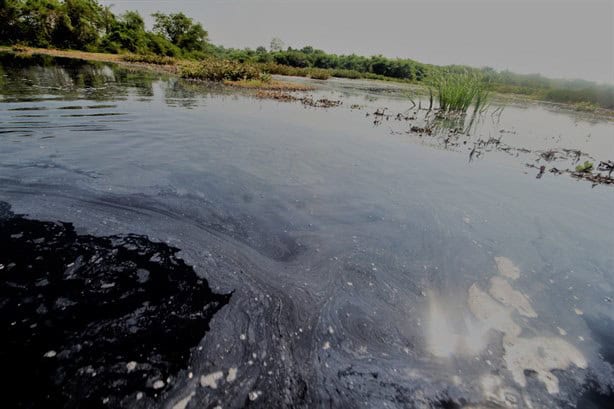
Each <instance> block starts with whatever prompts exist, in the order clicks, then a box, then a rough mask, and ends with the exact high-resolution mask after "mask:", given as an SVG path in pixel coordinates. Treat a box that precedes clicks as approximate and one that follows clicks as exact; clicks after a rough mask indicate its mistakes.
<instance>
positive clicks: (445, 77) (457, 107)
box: [431, 71, 489, 114]
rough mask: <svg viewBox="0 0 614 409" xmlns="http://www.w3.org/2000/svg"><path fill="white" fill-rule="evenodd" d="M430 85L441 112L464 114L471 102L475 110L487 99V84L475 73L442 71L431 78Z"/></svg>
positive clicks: (481, 107)
mask: <svg viewBox="0 0 614 409" xmlns="http://www.w3.org/2000/svg"><path fill="white" fill-rule="evenodd" d="M431 87H432V89H433V90H434V91H435V92H436V94H437V98H438V101H439V109H440V110H441V111H443V112H450V113H461V114H464V113H466V112H467V111H468V110H469V107H470V106H471V105H472V104H473V105H474V112H477V111H479V110H480V109H483V108H484V107H485V106H486V102H487V100H488V94H489V92H488V84H487V83H486V82H485V81H484V79H483V77H482V75H480V74H477V73H470V72H467V71H463V72H454V73H452V72H443V73H441V74H438V75H436V76H434V77H432V78H431Z"/></svg>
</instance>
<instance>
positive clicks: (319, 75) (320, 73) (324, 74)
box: [309, 69, 330, 80]
mask: <svg viewBox="0 0 614 409" xmlns="http://www.w3.org/2000/svg"><path fill="white" fill-rule="evenodd" d="M309 76H310V77H311V78H313V79H314V80H327V79H329V78H330V71H329V70H322V69H312V70H311V71H309Z"/></svg>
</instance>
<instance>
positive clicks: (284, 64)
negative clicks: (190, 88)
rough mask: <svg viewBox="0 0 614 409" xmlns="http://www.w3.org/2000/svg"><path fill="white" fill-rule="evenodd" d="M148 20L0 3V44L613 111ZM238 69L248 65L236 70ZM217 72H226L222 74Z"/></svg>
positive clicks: (565, 88) (475, 72)
mask: <svg viewBox="0 0 614 409" xmlns="http://www.w3.org/2000/svg"><path fill="white" fill-rule="evenodd" d="M152 17H153V19H154V24H153V28H152V29H151V30H147V29H146V27H145V22H144V20H143V18H142V17H141V15H140V14H139V13H138V12H136V11H128V12H126V13H124V14H122V15H115V14H114V13H113V12H112V11H111V8H110V7H105V6H102V5H100V4H99V3H98V1H97V0H0V21H2V24H0V44H4V45H9V46H17V47H22V46H30V47H41V48H59V49H74V50H81V51H89V52H106V53H114V54H128V55H127V56H125V57H122V59H123V60H124V61H128V62H142V63H146V64H157V65H172V64H173V60H172V59H171V58H175V59H182V60H192V61H201V60H205V61H206V62H203V63H202V64H200V65H199V64H195V65H190V64H188V65H190V67H189V68H186V69H184V70H183V72H184V74H185V75H186V76H187V77H190V78H204V79H216V80H229V79H230V78H234V79H242V78H248V79H249V78H259V77H261V76H262V75H264V74H263V73H268V74H279V75H292V76H301V77H311V78H314V79H322V80H324V79H327V78H329V77H342V78H353V79H355V78H365V79H379V80H394V81H405V82H413V83H425V84H430V85H431V86H435V87H436V88H437V89H440V88H441V90H442V91H443V93H440V95H443V97H442V98H441V100H440V102H443V105H442V106H443V107H445V109H450V110H457V109H460V110H463V109H465V108H464V106H466V105H467V99H468V98H469V96H470V95H469V94H473V97H472V98H471V100H472V101H473V102H472V103H474V104H476V106H477V107H478V109H479V107H481V106H483V104H484V103H483V101H482V99H483V97H485V96H486V91H487V88H486V87H483V86H482V85H481V83H477V82H475V81H474V79H475V78H477V77H481V78H482V79H483V82H485V83H488V84H489V87H488V90H490V91H495V92H500V93H514V94H521V95H525V96H527V97H530V98H535V99H542V100H546V101H553V102H560V103H569V104H574V105H575V106H577V107H578V108H580V109H585V110H592V108H593V107H595V108H596V107H601V108H607V109H614V86H607V85H598V84H595V83H592V82H589V81H583V80H573V81H569V80H554V79H548V78H545V77H542V76H541V75H539V74H530V75H524V74H522V75H521V74H515V73H512V72H509V71H500V72H499V71H496V70H494V69H492V68H488V67H486V68H480V69H478V68H471V67H466V66H456V65H454V66H446V67H439V66H434V65H429V64H423V63H420V62H418V61H414V60H411V59H401V58H394V59H393V58H386V57H384V56H382V55H375V56H370V57H365V56H359V55H355V54H349V55H336V54H331V53H326V52H325V51H323V50H319V49H317V48H314V47H311V46H306V47H303V48H300V49H296V48H292V47H286V46H285V45H284V44H283V42H282V41H281V40H279V39H274V40H273V41H272V42H271V44H270V47H269V48H268V49H267V48H266V47H264V46H260V47H258V48H256V49H249V48H246V49H234V48H225V47H222V46H218V45H215V44H212V43H210V42H209V41H208V33H207V31H206V30H205V28H204V27H203V26H202V25H201V24H200V23H198V22H195V21H194V20H193V19H192V18H190V17H188V16H186V15H185V14H183V13H171V14H164V13H160V12H158V13H154V14H153V15H152ZM166 57H171V58H166ZM215 60H219V61H217V62H213V61H215ZM241 64H245V65H246V67H244V68H240V67H239V65H241ZM223 69H228V70H229V71H228V73H221V72H220V70H223ZM255 71H259V73H258V74H256V72H255ZM463 77H464V78H463ZM476 87H477V88H478V89H475V88H476ZM448 91H449V92H448Z"/></svg>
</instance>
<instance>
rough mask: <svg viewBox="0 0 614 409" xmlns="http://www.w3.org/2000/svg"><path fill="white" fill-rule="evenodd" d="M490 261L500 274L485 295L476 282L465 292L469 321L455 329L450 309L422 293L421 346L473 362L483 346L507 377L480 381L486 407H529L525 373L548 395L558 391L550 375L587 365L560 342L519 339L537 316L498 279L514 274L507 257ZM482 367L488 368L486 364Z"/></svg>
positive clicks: (536, 336)
mask: <svg viewBox="0 0 614 409" xmlns="http://www.w3.org/2000/svg"><path fill="white" fill-rule="evenodd" d="M495 261H496V264H497V269H498V270H499V274H500V275H499V276H494V277H492V278H491V280H490V288H489V290H488V292H487V291H484V290H482V289H481V288H480V286H479V285H478V284H477V283H474V284H472V285H471V286H470V288H469V290H468V298H467V304H468V307H469V311H470V312H471V316H470V317H463V319H462V320H461V321H464V323H463V325H462V326H461V328H462V329H461V330H459V328H458V325H456V326H453V325H452V324H453V321H454V320H453V319H452V318H451V314H452V311H454V310H453V309H450V308H444V307H442V303H443V301H442V300H441V299H440V298H438V297H437V296H435V295H434V294H433V293H429V294H428V297H429V311H428V315H429V321H428V322H429V328H428V331H427V346H428V349H429V352H431V353H432V354H433V355H435V356H437V357H439V358H454V359H458V358H462V357H465V358H472V357H477V356H479V355H480V354H481V353H484V352H485V351H486V349H487V347H488V353H489V354H490V355H488V356H489V358H490V359H492V360H497V361H498V362H502V364H503V365H504V366H505V369H507V373H506V372H505V371H503V372H501V371H497V372H496V375H495V374H493V373H485V374H484V375H483V376H481V378H480V382H479V385H478V389H481V393H482V395H483V399H484V401H485V402H487V407H490V405H495V407H534V405H533V403H531V402H532V401H531V397H530V396H531V394H530V392H529V391H528V390H527V389H526V387H527V378H526V375H527V374H529V373H531V374H533V375H534V377H535V379H537V381H538V382H540V383H541V384H542V385H543V387H545V389H546V391H547V392H548V393H549V394H550V395H552V396H553V395H557V394H559V392H560V390H559V378H558V377H557V375H556V374H555V373H556V371H565V370H571V369H572V368H574V367H575V368H578V369H579V370H583V369H586V368H587V367H588V362H587V359H586V357H585V356H584V355H583V353H582V352H581V351H580V350H578V349H577V348H576V347H575V346H574V345H572V344H570V343H569V342H568V341H566V340H565V339H563V338H561V337H556V336H552V334H550V333H547V334H541V333H535V329H531V331H527V332H529V333H531V336H528V335H527V336H523V330H524V329H525V328H527V329H528V327H527V325H528V324H527V321H526V319H527V318H536V317H537V313H536V312H535V310H534V309H533V307H532V305H531V303H530V300H529V298H528V297H527V296H526V295H524V294H523V293H521V292H520V291H518V290H516V289H514V288H513V287H512V285H511V284H510V282H509V281H508V280H507V279H506V278H504V277H507V278H509V279H516V278H518V277H519V276H520V270H519V269H518V268H517V267H516V266H515V265H514V264H513V263H512V262H511V260H509V259H507V258H503V257H497V258H496V259H495ZM518 316H521V317H525V319H519V318H518ZM555 331H556V330H555ZM553 332H554V331H553ZM497 342H500V345H499V344H497ZM497 345H499V346H498V347H497ZM493 350H495V351H500V353H499V355H497V354H493ZM487 362H488V364H489V365H490V360H488V361H487ZM521 401H522V404H521V403H520V402H521ZM470 407H472V408H473V407H475V408H477V407H480V406H479V405H478V406H470ZM537 407H539V405H538V406H537Z"/></svg>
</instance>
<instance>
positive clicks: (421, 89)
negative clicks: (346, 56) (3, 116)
mask: <svg viewBox="0 0 614 409" xmlns="http://www.w3.org/2000/svg"><path fill="white" fill-rule="evenodd" d="M0 52H6V53H12V54H15V55H19V56H31V55H47V56H51V57H59V58H71V59H79V60H84V61H95V62H106V63H113V64H117V65H119V66H122V67H126V68H129V69H135V70H147V71H153V72H157V73H161V74H169V75H176V76H182V77H183V78H186V79H188V80H202V79H201V78H191V77H190V74H189V71H191V70H192V69H193V67H195V66H197V65H198V64H201V63H202V62H198V61H194V60H188V59H181V58H170V57H160V56H157V55H151V56H149V55H148V56H142V55H137V54H110V53H97V52H86V51H78V50H58V49H51V48H35V47H24V46H13V47H9V46H0ZM145 57H150V58H145ZM237 64H240V63H237ZM265 68H266V67H265ZM290 68H291V67H290ZM265 72H266V71H265ZM266 73H268V72H266ZM273 74H275V75H276V76H277V77H282V76H288V77H295V75H293V74H296V72H295V71H290V72H289V74H288V75H286V74H284V72H283V71H282V72H277V71H275V72H274V73H273ZM299 77H305V75H300V76H299ZM331 78H334V77H331ZM313 79H317V80H318V81H326V79H319V78H313ZM349 80H352V79H351V78H350V79H349ZM358 80H363V81H366V80H365V79H358ZM368 81H373V82H376V83H380V84H383V83H386V84H390V85H392V84H394V83H398V84H399V86H403V85H405V86H411V88H412V90H413V91H416V93H418V94H420V93H423V94H425V95H428V92H429V88H428V86H427V85H426V84H421V83H416V82H408V81H403V80H398V79H395V78H387V79H385V80H384V79H368ZM220 82H222V83H223V84H224V85H226V86H231V87H234V88H244V89H250V90H255V91H283V92H295V91H312V90H314V89H315V88H316V86H314V85H313V84H312V83H305V82H300V81H296V79H295V78H294V79H290V80H280V79H278V78H267V76H266V74H265V76H264V77H263V78H252V79H243V80H222V81H220ZM261 94H262V95H265V94H266V93H261ZM490 94H491V97H492V99H493V100H496V101H504V102H514V103H518V102H521V103H522V102H527V101H532V102H538V103H545V104H549V105H552V106H556V107H558V108H560V109H565V110H573V111H578V112H585V113H587V114H590V115H595V116H599V117H604V118H608V119H614V110H612V109H607V108H602V107H599V106H597V105H594V104H590V103H563V102H553V101H549V100H546V99H544V98H541V97H540V95H539V94H538V93H534V94H526V93H514V92H512V91H509V92H501V91H499V90H498V89H497V87H495V90H494V91H491V93H490Z"/></svg>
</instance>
